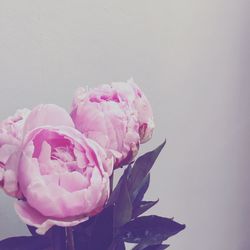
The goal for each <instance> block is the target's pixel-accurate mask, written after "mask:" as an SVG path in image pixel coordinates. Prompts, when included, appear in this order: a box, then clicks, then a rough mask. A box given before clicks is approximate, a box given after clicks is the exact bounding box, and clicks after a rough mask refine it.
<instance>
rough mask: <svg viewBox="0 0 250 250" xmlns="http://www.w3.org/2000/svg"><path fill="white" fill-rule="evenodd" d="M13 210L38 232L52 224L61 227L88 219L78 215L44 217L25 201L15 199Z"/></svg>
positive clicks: (43, 230) (42, 232)
mask: <svg viewBox="0 0 250 250" xmlns="http://www.w3.org/2000/svg"><path fill="white" fill-rule="evenodd" d="M15 210H16V213H17V214H18V215H19V217H20V219H21V220H22V221H23V222H24V223H25V224H28V225H30V226H34V227H36V228H37V230H36V232H37V233H38V234H45V233H46V232H47V231H48V230H49V229H50V228H51V227H52V226H54V225H57V226H61V227H71V226H76V225H78V224H80V223H82V222H84V221H86V220H88V217H80V216H79V217H74V218H65V219H61V220H60V219H54V218H46V217H44V216H43V215H42V214H40V213H39V212H38V211H37V210H35V209H34V208H32V207H31V206H29V204H28V203H27V202H24V201H16V203H15Z"/></svg>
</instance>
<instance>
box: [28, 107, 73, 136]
mask: <svg viewBox="0 0 250 250" xmlns="http://www.w3.org/2000/svg"><path fill="white" fill-rule="evenodd" d="M42 126H67V127H74V123H73V121H72V119H71V117H70V115H69V114H68V113H67V112H66V111H65V110H64V109H63V108H61V107H59V106H57V105H54V104H45V105H44V104H41V105H39V106H37V107H35V108H34V109H33V110H32V111H31V113H30V115H29V116H28V118H27V120H26V122H25V125H24V134H26V133H27V132H29V131H31V130H33V129H35V128H38V127H42Z"/></svg>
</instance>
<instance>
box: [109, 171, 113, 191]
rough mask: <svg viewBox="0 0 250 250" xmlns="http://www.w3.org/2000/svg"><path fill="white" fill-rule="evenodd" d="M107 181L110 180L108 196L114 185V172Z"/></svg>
mask: <svg viewBox="0 0 250 250" xmlns="http://www.w3.org/2000/svg"><path fill="white" fill-rule="evenodd" d="M109 180H110V186H109V191H110V194H111V193H112V191H113V185H114V172H113V173H112V175H111V176H110V177H109Z"/></svg>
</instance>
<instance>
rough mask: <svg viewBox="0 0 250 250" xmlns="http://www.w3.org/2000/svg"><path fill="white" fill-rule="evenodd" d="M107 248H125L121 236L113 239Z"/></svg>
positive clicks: (114, 249)
mask: <svg viewBox="0 0 250 250" xmlns="http://www.w3.org/2000/svg"><path fill="white" fill-rule="evenodd" d="M108 250H126V249H125V244H124V241H123V240H122V239H121V238H116V239H114V241H113V242H112V244H111V245H110V246H109V248H108Z"/></svg>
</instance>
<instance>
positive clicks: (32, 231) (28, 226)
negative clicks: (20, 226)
mask: <svg viewBox="0 0 250 250" xmlns="http://www.w3.org/2000/svg"><path fill="white" fill-rule="evenodd" d="M26 226H27V228H28V229H29V231H30V233H31V235H33V236H38V234H37V233H36V228H35V227H32V226H30V225H26Z"/></svg>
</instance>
